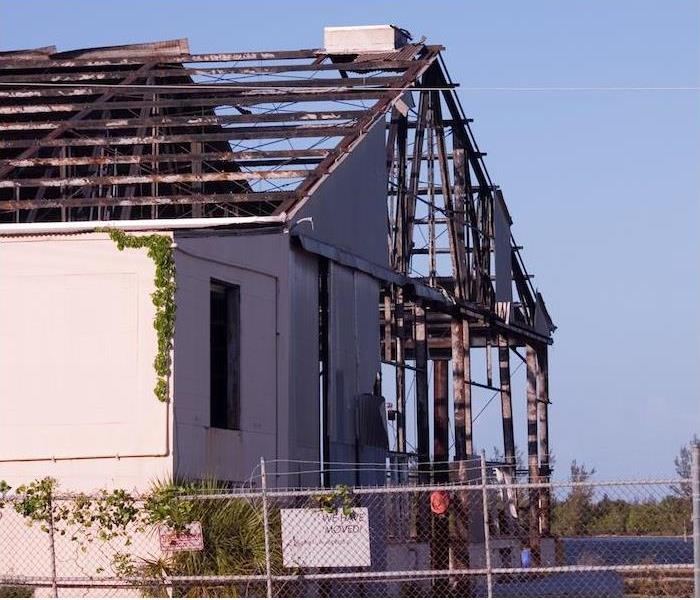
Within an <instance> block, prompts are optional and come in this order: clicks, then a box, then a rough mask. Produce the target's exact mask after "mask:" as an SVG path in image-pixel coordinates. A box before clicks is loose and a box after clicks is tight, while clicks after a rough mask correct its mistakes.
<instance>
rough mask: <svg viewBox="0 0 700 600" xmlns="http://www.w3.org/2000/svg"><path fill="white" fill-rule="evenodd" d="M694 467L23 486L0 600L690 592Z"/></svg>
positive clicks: (699, 536)
mask: <svg viewBox="0 0 700 600" xmlns="http://www.w3.org/2000/svg"><path fill="white" fill-rule="evenodd" d="M462 466H463V465H462ZM697 472H698V466H697V461H696V463H695V468H694V474H695V477H694V478H693V479H692V480H691V479H688V480H685V479H678V480H639V481H626V482H623V481H610V482H592V481H587V480H582V481H573V482H562V483H559V482H546V483H518V482H517V477H515V476H513V477H511V475H514V474H513V473H509V471H508V469H507V468H504V467H502V466H496V465H493V464H488V463H486V462H485V461H483V459H482V460H481V461H476V462H474V463H473V464H470V465H468V468H467V469H465V470H463V471H462V477H461V479H462V481H459V482H455V481H452V482H451V483H441V484H417V483H416V484H413V483H411V484H401V485H397V484H392V483H391V482H390V481H389V482H388V483H387V485H386V486H383V487H346V486H336V487H334V488H319V489H303V490H297V489H269V488H268V487H267V485H266V478H265V476H263V478H262V486H261V487H258V488H254V489H253V488H241V489H236V490H217V489H209V490H205V491H202V490H198V491H196V493H195V490H194V489H189V490H184V491H183V490H179V489H171V490H169V491H168V492H167V493H160V494H156V495H151V496H148V497H141V498H134V497H132V496H129V495H128V494H125V493H117V492H110V493H107V492H102V493H100V494H93V495H90V496H86V495H78V496H75V495H72V496H59V495H55V494H54V495H52V494H51V493H50V491H49V493H46V490H43V491H42V490H41V489H39V491H38V492H37V489H36V488H32V489H29V490H23V492H24V493H23V494H18V495H15V496H10V495H6V496H5V497H4V500H3V503H2V509H0V510H1V514H2V517H1V518H0V596H8V595H14V596H28V595H32V594H33V595H35V596H108V595H109V596H120V595H121V596H134V595H137V596H145V597H168V596H172V597H188V596H189V597H199V596H209V597H211V596H215V597H236V596H261V597H264V596H279V597H292V596H317V597H342V596H354V597H377V596H379V597H418V596H441V597H477V596H484V597H499V596H510V597H513V596H522V597H562V596H563V597H567V596H569V597H571V596H575V597H580V596H595V597H604V596H614V597H619V596H692V595H693V594H694V593H697V592H698V591H700V590H694V587H693V586H694V576H695V578H697V577H698V576H699V575H700V568H699V566H698V565H699V562H700V561H699V560H698V549H699V548H700V531H699V524H700V483H698V475H697ZM465 474H466V477H465ZM263 475H264V466H263ZM693 523H695V527H693ZM694 543H695V552H694V548H693V546H694Z"/></svg>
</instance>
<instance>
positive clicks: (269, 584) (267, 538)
mask: <svg viewBox="0 0 700 600" xmlns="http://www.w3.org/2000/svg"><path fill="white" fill-rule="evenodd" d="M260 479H261V487H262V505H263V527H264V534H265V576H266V579H267V597H268V598H272V567H271V566H270V523H269V519H268V515H267V471H266V470H265V459H264V458H263V457H262V456H261V457H260Z"/></svg>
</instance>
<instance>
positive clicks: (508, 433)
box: [498, 335, 515, 470]
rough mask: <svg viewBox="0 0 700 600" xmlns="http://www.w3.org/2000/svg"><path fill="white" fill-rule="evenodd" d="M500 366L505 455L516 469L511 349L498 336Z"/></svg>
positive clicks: (505, 341)
mask: <svg viewBox="0 0 700 600" xmlns="http://www.w3.org/2000/svg"><path fill="white" fill-rule="evenodd" d="M498 367H499V380H500V386H501V420H502V422H503V456H504V458H505V462H506V464H508V465H510V467H511V468H512V469H513V470H515V435H514V432H513V401H512V397H511V385H510V349H509V347H508V340H507V338H505V337H504V336H502V335H499V336H498Z"/></svg>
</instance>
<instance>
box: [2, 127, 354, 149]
mask: <svg viewBox="0 0 700 600" xmlns="http://www.w3.org/2000/svg"><path fill="white" fill-rule="evenodd" d="M355 131H356V128H355V127H347V126H344V125H337V126H326V127H323V126H317V125H289V126H284V127H231V128H227V129H222V132H221V133H187V134H179V135H168V134H164V135H159V136H148V135H145V136H138V135H134V136H120V137H109V136H99V137H78V138H59V139H52V140H46V141H41V145H42V147H43V148H56V147H61V146H71V147H83V146H131V145H137V144H187V143H190V142H192V141H200V142H206V143H213V142H227V141H229V140H264V139H276V138H279V139H294V138H306V137H314V138H315V137H342V136H346V135H351V134H352V133H354V132H355ZM36 143H37V139H36V138H29V139H19V140H2V141H0V148H26V147H28V146H31V145H33V144H36Z"/></svg>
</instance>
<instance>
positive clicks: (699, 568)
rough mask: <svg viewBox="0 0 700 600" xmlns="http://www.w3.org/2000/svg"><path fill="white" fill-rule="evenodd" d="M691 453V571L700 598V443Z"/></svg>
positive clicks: (694, 445) (697, 596)
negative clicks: (692, 567)
mask: <svg viewBox="0 0 700 600" xmlns="http://www.w3.org/2000/svg"><path fill="white" fill-rule="evenodd" d="M692 453H693V460H692V462H691V469H692V474H691V480H692V487H693V491H692V502H693V564H694V569H693V571H694V575H695V597H696V598H700V444H693V447H692Z"/></svg>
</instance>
